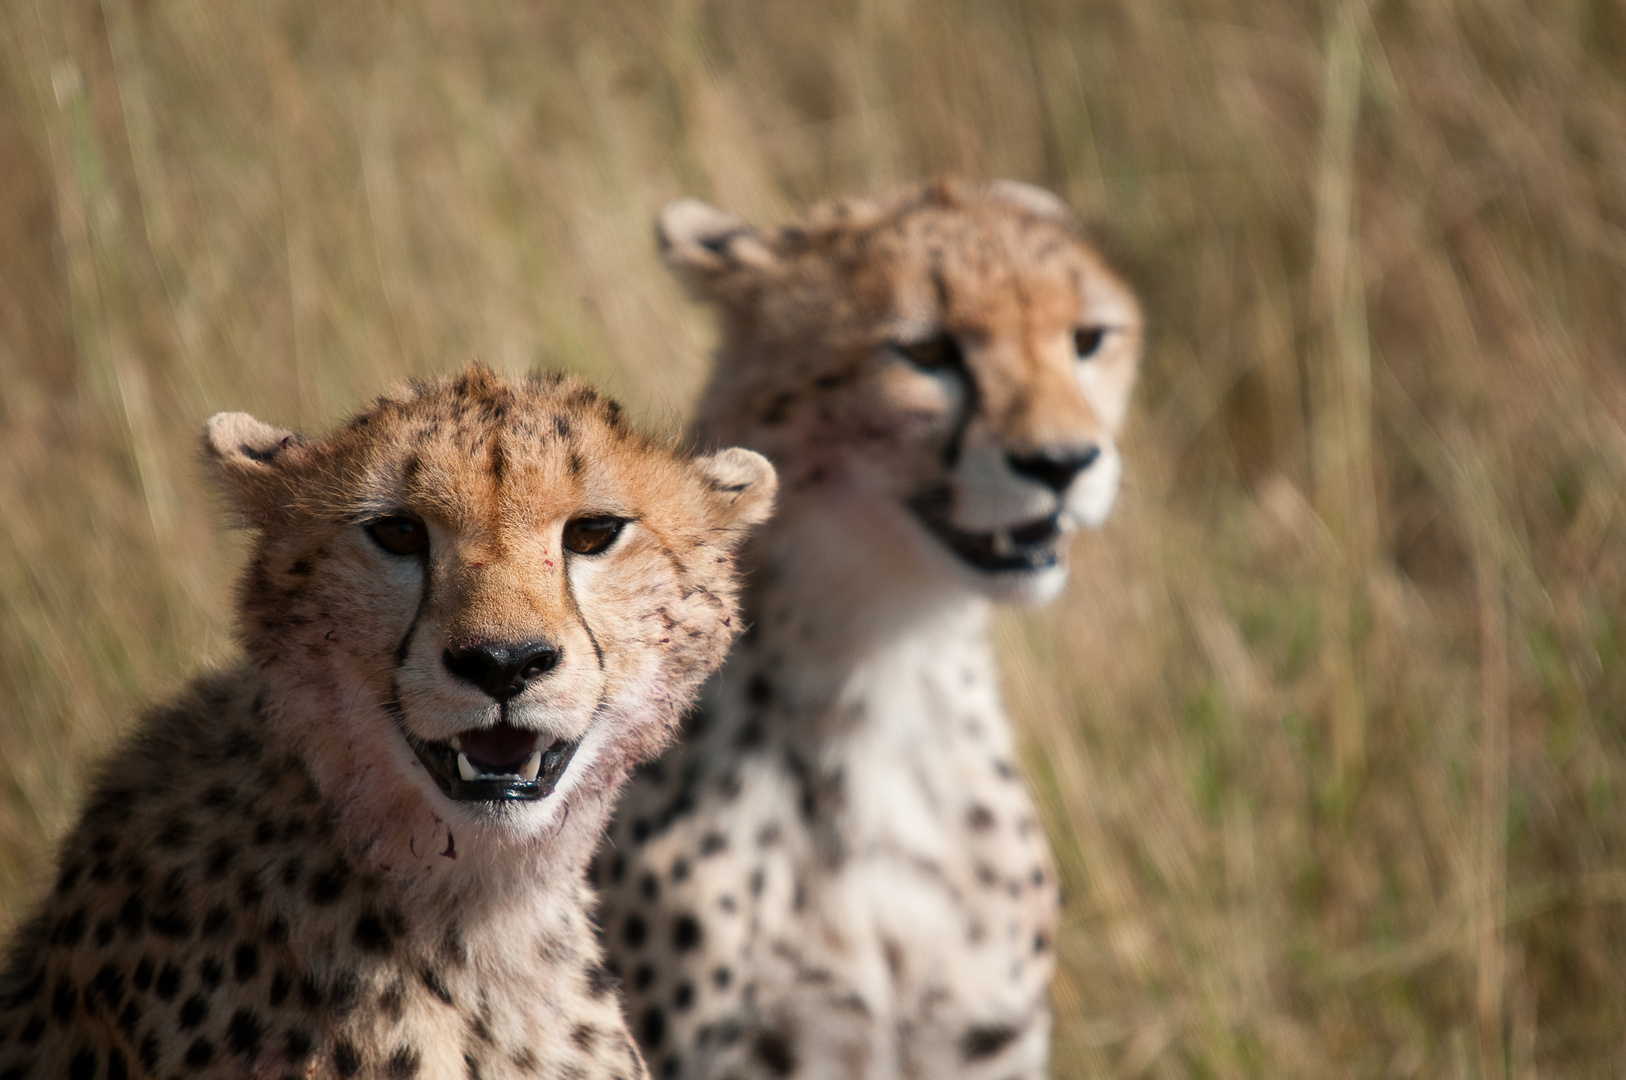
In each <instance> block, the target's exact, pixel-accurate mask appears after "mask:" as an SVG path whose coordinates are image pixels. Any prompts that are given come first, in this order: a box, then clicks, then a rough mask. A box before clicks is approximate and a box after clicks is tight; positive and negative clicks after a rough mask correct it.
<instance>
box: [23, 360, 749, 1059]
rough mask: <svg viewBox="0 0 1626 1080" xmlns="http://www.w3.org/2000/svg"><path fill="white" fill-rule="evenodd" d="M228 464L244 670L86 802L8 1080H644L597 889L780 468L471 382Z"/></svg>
mask: <svg viewBox="0 0 1626 1080" xmlns="http://www.w3.org/2000/svg"><path fill="white" fill-rule="evenodd" d="M205 449H206V451H207V454H208V456H209V457H210V458H211V459H212V463H213V466H214V468H215V471H216V472H217V473H218V474H219V476H220V478H222V479H223V481H224V486H225V488H226V489H227V490H228V492H229V494H230V495H231V496H232V498H233V500H234V501H235V503H236V505H237V507H238V508H239V509H240V510H241V511H242V513H243V515H244V517H245V519H246V520H247V522H248V523H249V524H250V525H251V526H253V527H254V528H255V530H256V531H257V536H256V539H255V545H254V551H253V557H252V560H251V563H250V565H249V567H248V569H247V571H246V573H245V574H244V576H243V578H242V581H241V585H240V588H239V593H238V599H239V617H240V618H239V621H240V636H241V639H242V644H243V646H244V652H245V654H246V655H245V657H244V659H243V661H242V662H241V663H240V664H239V665H238V666H237V667H235V668H234V669H232V670H229V671H225V672H221V673H217V674H212V675H205V676H203V677H201V678H199V679H197V680H196V681H195V682H193V683H192V684H191V686H190V687H189V688H188V689H186V690H185V691H184V692H183V693H182V694H180V695H179V697H178V698H177V699H176V700H174V701H173V702H171V703H170V704H168V705H166V706H164V707H161V708H159V709H156V710H155V711H153V712H151V713H149V714H148V715H147V716H146V718H145V719H144V720H143V721H142V722H141V724H140V726H139V728H138V729H137V731H136V732H135V734H134V736H133V737H132V738H130V739H129V740H127V741H126V742H125V743H124V744H123V745H122V746H121V747H120V748H119V749H117V750H115V751H114V753H113V754H112V755H111V757H110V759H109V761H108V763H107V765H106V767H105V769H104V771H103V773H102V775H101V777H100V779H99V780H98V781H97V782H96V783H95V784H94V786H93V787H92V789H91V791H90V794H89V798H88V802H87V805H86V807H85V809H84V812H83V814H82V816H81V817H80V819H79V821H78V823H77V824H76V825H75V826H74V828H73V829H72V830H71V832H70V833H69V834H68V836H67V838H66V839H65V840H64V841H63V842H62V844H61V848H60V852H59V860H58V876H57V878H56V884H55V888H54V891H53V892H52V893H51V894H50V896H49V897H48V898H47V899H45V900H44V901H43V902H42V903H41V904H40V905H39V907H38V909H37V912H36V914H35V915H34V916H33V918H32V919H31V920H30V921H29V922H27V923H26V924H25V925H24V926H22V927H21V928H20V929H19V930H18V932H17V933H16V934H15V936H14V940H13V941H12V944H11V947H10V954H9V957H8V959H7V962H6V967H5V970H4V974H3V975H0V1076H3V1077H7V1078H22V1077H51V1078H60V1077H69V1078H72V1080H125V1078H128V1077H153V1078H156V1077H163V1078H166V1080H167V1078H170V1077H177V1076H195V1077H255V1078H267V1080H270V1078H276V1077H301V1078H304V1080H330V1078H347V1077H391V1078H400V1080H405V1078H410V1077H432V1078H441V1077H458V1078H463V1077H471V1078H472V1077H479V1078H483V1080H497V1078H505V1077H548V1078H564V1077H570V1078H586V1077H593V1078H601V1077H602V1078H608V1077H622V1078H633V1077H641V1076H646V1075H647V1072H646V1071H645V1068H644V1065H643V1063H642V1061H641V1059H640V1057H639V1055H638V1053H637V1051H636V1049H635V1048H634V1047H633V1045H632V1042H631V1040H630V1038H629V1036H628V1032H627V1028H626V1024H625V1021H624V1020H623V1019H622V1015H621V1010H620V1003H619V1001H618V996H617V994H616V991H615V984H614V980H613V978H611V977H610V976H609V975H608V974H607V973H605V971H604V970H603V968H602V966H601V963H600V960H601V953H600V950H599V946H598V943H597V941H596V939H595V936H594V933H593V930H592V926H591V923H590V919H589V912H588V905H589V902H590V893H589V891H588V888H587V886H586V883H585V880H584V877H585V875H584V871H585V867H586V865H587V862H588V860H589V859H590V858H591V856H592V853H593V849H594V846H595V845H596V844H597V843H598V841H599V837H600V833H601V830H602V827H603V825H604V822H605V821H606V819H607V817H608V814H609V809H610V804H611V799H612V798H613V796H614V795H615V793H616V791H617V790H618V788H619V787H620V786H621V784H622V783H623V781H624V780H625V778H626V776H627V774H628V772H629V771H630V770H631V769H632V768H633V766H635V765H636V764H637V763H638V762H640V761H642V760H644V759H646V758H648V757H649V756H651V755H652V754H654V753H655V752H657V751H658V750H659V749H660V747H661V746H662V745H663V744H664V743H665V742H666V740H667V739H668V737H669V733H670V732H671V731H672V730H673V728H674V727H675V724H676V722H677V720H678V718H679V716H680V714H681V710H682V709H683V708H684V707H685V706H686V705H687V703H688V702H689V701H690V699H691V698H692V696H693V694H694V691H695V690H696V689H698V687H699V685H700V683H701V681H702V680H703V679H704V678H705V676H706V675H707V674H709V673H710V672H711V671H712V670H713V669H714V668H715V667H716V666H717V664H718V663H719V662H720V661H721V659H722V656H723V654H724V652H725V651H726V649H727V647H728V645H729V643H730V642H731V641H732V639H733V637H734V627H735V625H736V622H735V620H734V618H733V617H734V614H735V607H736V581H735V570H734V566H733V549H734V548H735V547H736V545H737V543H738V542H739V540H740V539H741V538H742V536H743V535H744V533H745V532H746V530H747V529H748V528H749V527H750V526H751V525H753V524H755V523H756V522H758V521H760V520H762V519H763V518H764V517H765V516H766V515H767V513H768V511H769V509H770V505H771V502H772V498H773V491H774V487H775V478H774V474H773V470H772V467H771V466H769V465H768V463H767V462H766V461H765V460H764V459H763V458H762V457H760V456H759V455H757V454H755V453H752V452H750V451H746V450H737V449H736V450H723V451H721V452H719V453H716V454H713V455H711V456H707V457H693V456H691V455H688V454H684V453H678V452H675V451H673V450H670V449H668V448H666V447H665V446H663V445H661V444H659V443H656V442H653V441H651V440H649V439H647V438H645V437H644V436H642V435H640V434H639V433H637V432H636V431H634V430H633V429H632V428H630V427H629V426H628V425H627V424H626V423H625V422H624V421H623V419H622V418H621V415H620V412H619V409H618V408H617V406H616V405H615V404H614V403H612V402H610V401H608V400H606V399H605V398H602V397H600V396H599V395H598V394H596V393H595V392H594V391H593V390H592V389H590V388H589V387H587V386H586V385H584V384H582V383H580V382H578V381H575V380H573V379H568V378H563V377H554V376H548V377H541V376H533V377H531V378H529V379H527V380H523V381H508V380H504V379H502V378H500V377H498V376H496V375H495V374H493V373H492V372H491V371H490V370H489V369H486V368H483V367H480V366H478V365H476V366H473V367H471V368H469V369H468V370H466V371H465V372H463V373H462V374H460V375H458V376H455V377H444V378H440V379H436V380H433V381H427V382H421V383H414V384H411V385H410V386H408V387H407V388H405V389H402V390H400V391H398V392H395V393H393V394H391V395H389V396H386V397H384V398H381V399H379V401H378V402H377V403H376V404H375V405H374V406H372V407H371V408H369V409H367V410H366V411H364V412H362V413H361V414H360V415H358V416H356V417H355V418H354V419H352V420H351V421H350V422H349V423H348V424H347V425H345V426H344V427H343V428H341V429H340V430H338V431H337V432H336V433H334V434H332V435H330V436H328V437H326V438H305V437H302V436H300V435H296V434H293V433H291V432H288V431H284V430H281V429H279V428H275V427H272V426H270V425H268V424H264V423H261V422H260V421H258V420H255V419H253V418H252V417H249V416H247V415H245V414H242V413H222V414H219V415H217V416H215V417H214V418H213V419H211V420H210V421H209V424H208V426H207V430H206V433H205Z"/></svg>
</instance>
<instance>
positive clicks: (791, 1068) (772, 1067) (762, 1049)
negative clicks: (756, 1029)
mask: <svg viewBox="0 0 1626 1080" xmlns="http://www.w3.org/2000/svg"><path fill="white" fill-rule="evenodd" d="M751 1049H752V1050H753V1051H755V1052H756V1056H757V1060H759V1061H761V1062H762V1064H764V1065H766V1066H767V1067H768V1071H769V1072H771V1073H773V1074H774V1075H775V1076H789V1075H790V1074H791V1073H793V1072H795V1071H796V1055H795V1054H793V1053H792V1052H791V1048H790V1039H789V1037H788V1036H786V1035H785V1033H784V1032H782V1031H764V1032H762V1033H761V1034H759V1035H758V1036H757V1038H756V1042H755V1043H753V1044H752V1046H751Z"/></svg>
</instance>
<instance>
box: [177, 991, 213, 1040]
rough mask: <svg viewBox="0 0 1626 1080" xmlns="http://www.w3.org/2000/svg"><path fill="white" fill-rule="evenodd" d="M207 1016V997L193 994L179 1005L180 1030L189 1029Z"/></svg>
mask: <svg viewBox="0 0 1626 1080" xmlns="http://www.w3.org/2000/svg"><path fill="white" fill-rule="evenodd" d="M208 1017H209V999H208V998H206V997H204V996H203V995H202V994H193V995H192V996H191V997H189V998H187V999H186V1003H185V1004H184V1005H182V1006H181V1012H180V1024H181V1030H182V1031H191V1030H192V1029H193V1028H195V1027H197V1026H198V1025H199V1024H201V1023H203V1022H204V1020H206V1019H208Z"/></svg>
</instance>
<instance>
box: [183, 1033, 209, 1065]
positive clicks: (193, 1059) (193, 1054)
mask: <svg viewBox="0 0 1626 1080" xmlns="http://www.w3.org/2000/svg"><path fill="white" fill-rule="evenodd" d="M214 1059H215V1044H214V1043H212V1042H210V1041H209V1040H208V1039H194V1040H193V1041H192V1045H191V1046H188V1047H187V1048H186V1063H187V1064H188V1065H190V1066H192V1067H193V1068H194V1069H201V1068H203V1067H204V1066H205V1065H207V1064H209V1062H211V1061H213V1060H214Z"/></svg>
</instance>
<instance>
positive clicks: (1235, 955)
mask: <svg viewBox="0 0 1626 1080" xmlns="http://www.w3.org/2000/svg"><path fill="white" fill-rule="evenodd" d="M944 172H954V173H960V174H965V175H969V176H973V177H992V176H1012V177H1018V178H1021V179H1026V180H1031V181H1034V182H1038V183H1041V184H1044V185H1047V186H1049V187H1051V188H1053V189H1054V190H1056V191H1058V192H1060V193H1061V194H1063V195H1064V196H1066V197H1067V198H1068V199H1069V200H1070V201H1071V202H1072V203H1073V204H1074V205H1075V206H1077V207H1078V208H1079V209H1080V210H1081V211H1082V212H1084V213H1085V214H1086V215H1087V216H1089V217H1090V218H1092V219H1095V220H1097V221H1099V222H1101V223H1103V224H1104V225H1105V226H1106V227H1107V228H1108V229H1109V230H1110V231H1111V233H1112V234H1113V235H1115V236H1116V238H1117V243H1118V245H1119V247H1120V248H1121V250H1122V253H1123V254H1124V255H1125V257H1126V258H1127V260H1128V261H1129V262H1130V263H1131V264H1132V265H1133V266H1135V267H1137V268H1138V281H1139V285H1140V287H1141V289H1142V291H1143V293H1144V295H1145V297H1146V304H1147V308H1148V312H1149V317H1150V324H1151V327H1152V334H1151V338H1150V345H1149V352H1148V355H1147V359H1146V368H1145V375H1144V380H1143V382H1142V385H1141V387H1140V390H1139V391H1138V394H1137V401H1136V408H1135V411H1134V414H1133V417H1132V420H1131V434H1130V438H1129V445H1128V447H1127V458H1128V462H1129V473H1128V478H1127V482H1126V490H1125V493H1124V497H1123V500H1122V502H1121V504H1120V509H1119V511H1118V512H1117V513H1116V514H1115V516H1114V518H1113V520H1112V521H1111V522H1109V524H1108V526H1107V527H1106V528H1105V529H1104V530H1103V531H1101V532H1100V533H1097V534H1092V535H1090V536H1087V537H1085V538H1083V539H1081V541H1080V542H1079V549H1078V551H1077V553H1076V554H1077V558H1078V562H1077V565H1078V570H1077V572H1076V574H1075V579H1074V582H1073V584H1072V585H1071V586H1070V588H1069V591H1068V592H1067V594H1066V595H1065V596H1064V597H1063V599H1062V600H1061V601H1060V602H1058V603H1056V604H1055V605H1053V606H1052V607H1050V608H1048V609H1046V610H1043V611H1036V612H1023V613H1018V614H1014V615H1012V616H1010V617H1008V618H1006V619H1004V621H1003V622H1002V624H1001V636H1002V643H1003V646H1004V652H1005V659H1006V661H1007V672H1008V686H1009V693H1010V696H1011V698H1012V701H1013V704H1014V706H1015V708H1016V710H1017V712H1018V715H1019V718H1020V721H1021V724H1022V731H1023V736H1024V739H1025V744H1026V753H1027V766H1028V770H1029V773H1030V775H1031V776H1032V777H1033V779H1034V780H1035V782H1036V784H1037V785H1038V786H1039V788H1040V789H1041V791H1042V794H1043V798H1044V806H1045V815H1046V819H1047V824H1048V826H1049V829H1050V831H1051V835H1052V837H1053V839H1054V841H1055V843H1056V846H1057V848H1058V851H1059V852H1060V857H1061V862H1062V867H1063V871H1064V878H1065V889H1066V896H1067V906H1066V925H1065V930H1064V933H1063V935H1062V937H1061V940H1060V943H1059V945H1060V951H1061V956H1062V960H1063V971H1062V973H1061V975H1060V976H1059V978H1058V979H1057V982H1056V986H1055V1001H1056V1005H1057V1010H1058V1028H1057V1033H1056V1070H1055V1071H1056V1074H1057V1076H1058V1077H1064V1078H1066V1077H1094V1076H1113V1077H1134V1076H1150V1077H1168V1078H1179V1077H1254V1076H1266V1077H1284V1078H1292V1077H1380V1076H1382V1077H1387V1076H1395V1077H1413V1076H1415V1077H1483V1078H1502V1077H1509V1078H1526V1077H1536V1076H1544V1077H1608V1076H1619V1075H1623V1074H1626V1035H1623V1032H1626V730H1623V726H1626V8H1623V7H1622V6H1621V5H1620V4H1619V3H1618V2H1615V0H1542V2H1539V3H1538V2H1536V0H1524V2H1519V0H1326V2H1324V3H1319V4H1318V3H1294V2H1291V0H1248V2H1243V0H1075V2H1067V0H1005V2H996V0H841V2H830V3H823V2H820V3H810V2H807V0H671V2H664V3H656V2H653V0H596V2H594V3H570V2H568V0H523V2H513V0H502V2H498V0H399V2H391V3H386V2H384V0H346V2H343V3H324V2H320V0H260V2H256V3H219V2H214V0H100V2H99V3H91V2H87V0H60V2H45V0H0V717H3V720H0V911H3V912H4V913H5V914H4V916H3V917H0V924H3V923H6V922H9V921H10V920H12V919H15V918H16V917H17V916H18V915H19V914H20V913H21V912H22V911H23V910H24V908H25V906H26V904H27V902H28V900H29V898H30V897H31V896H32V895H34V894H35V891H36V890H37V889H39V888H40V887H42V885H43V883H44V882H45V880H46V879H47V877H48V873H49V870H48V866H47V861H48V853H49V850H50V845H51V842H52V840H53V838H54V837H55V836H56V835H57V833H58V832H59V831H60V830H61V829H62V828H63V826H64V824H65V822H66V820H67V818H68V816H69V815H70V814H71V813H72V811H73V808H74V806H75V801H76V799H77V798H78V796H79V792H80V790H81V787H80V785H81V783H82V781H83V780H84V778H85V777H86V775H87V769H88V768H89V766H90V765H91V764H92V763H93V762H94V761H95V760H97V759H98V758H99V757H101V756H102V755H103V754H104V753H105V752H106V750H107V749H108V747H109V746H110V745H111V740H112V738H113V737H114V736H115V734H116V733H117V732H118V731H120V730H121V729H122V728H123V727H125V726H126V725H127V724H128V723H129V721H130V718H131V716H132V713H133V710H135V709H136V708H138V707H139V706H140V704H141V703H142V702H143V701H145V700H147V699H148V698H150V697H152V696H154V695H156V694H159V693H162V692H164V691H165V690H167V689H169V688H171V687H173V686H174V685H176V684H177V683H178V682H179V681H180V680H181V679H183V678H184V677H185V676H186V674H187V673H189V672H190V671H192V670H194V669H195V668H196V667H197V666H198V665H199V663H200V662H202V661H206V660H208V659H209V658H219V657H223V656H225V655H227V654H228V653H229V651H230V649H231V647H232V646H231V626H230V583H231V579H232V575H233V572H234V568H235V567H236V566H237V565H238V564H239V562H240V559H241V557H242V553H243V545H242V542H241V538H240V537H238V536H235V535H234V534H232V533H231V532H230V531H224V532H223V531H222V530H221V527H222V526H224V525H229V524H230V522H229V521H228V519H227V517H226V515H225V514H224V513H223V512H222V510H221V509H220V507H219V506H218V505H217V503H216V502H215V500H214V499H213V498H212V497H211V495H210V493H209V491H208V489H207V487H206V485H205V484H204V482H203V476H202V472H201V469H200V468H199V467H198V466H197V463H196V461H195V455H196V450H195V447H196V440H197V434H198V432H199V430H200V427H201V424H202V421H203V419H204V417H205V416H207V415H208V414H209V413H210V412H212V411H214V410H217V409H222V408H234V409H235V408H243V409H249V410H251V411H253V412H255V413H256V414H258V415H261V416H264V417H266V418H268V419H272V420H275V421H277V422H279V423H284V424H292V425H309V426H321V425H322V424H325V423H327V422H330V421H331V420H333V419H334V418H336V417H337V416H339V415H340V414H342V413H343V412H344V411H345V410H347V409H348V408H350V407H351V406H353V405H354V404H356V403H357V402H358V401H359V400H360V399H362V398H363V397H364V396H366V395H369V394H371V393H373V392H375V391H376V390H377V389H379V388H380V387H381V386H382V385H383V384H385V383H387V382H389V381H393V380H395V379H396V378H398V377H400V376H402V375H404V374H408V373H413V372H423V371H431V370H437V369H441V368H445V367H448V366H451V365H454V364H458V363H460V362H462V361H463V360H465V359H466V358H468V357H469V356H471V355H478V356H481V357H483V358H485V359H486V360H487V361H489V362H491V363H492V364H494V365H496V366H498V367H501V368H504V369H522V368H528V367H531V366H533V365H542V366H558V367H567V368H571V369H575V370H579V371H581V372H584V373H586V374H587V375H589V376H591V377H593V378H595V379H597V380H600V381H602V382H604V383H606V384H607V385H608V386H609V387H610V388H611V389H612V390H613V391H614V392H616V393H617V394H619V395H620V396H622V397H623V398H624V399H626V400H628V401H629V402H630V403H632V404H634V405H635V406H636V408H637V410H638V411H639V413H640V415H641V417H642V418H643V419H644V421H645V422H647V423H651V424H654V425H656V426H659V427H664V428H666V429H668V430H673V431H675V430H677V429H678V428H679V426H680V425H681V423H682V420H683V418H684V416H685V413H686V409H687V407H688V404H689V402H690V400H691V398H692V396H693V394H694V392H695V390H696V389H697V387H698V385H699V383H700V381H701V379H702V378H703V377H704V372H705V369H706V363H707V360H706V357H707V351H708V347H709V342H710V340H711V330H710V328H709V327H708V325H707V323H706V320H705V318H704V316H703V314H702V313H700V312H699V311H698V309H696V308H694V307H693V306H692V305H690V304H689V303H688V302H687V301H686V300H685V299H684V298H683V297H682V295H681V294H680V292H679V290H678V289H677V287H676V286H675V285H674V284H673V283H672V282H670V281H669V280H668V279H667V278H666V276H665V274H664V272H663V271H662V270H661V269H660V267H659V264H658V262H657V259H656V257H655V254H654V250H653V244H652V239H651V232H650V222H651V220H652V218H653V215H654V213H655V211H656V210H657V209H658V208H659V207H660V205H661V204H662V203H663V202H665V201H666V200H668V199H670V198H673V197H676V196H678V195H682V194H696V195H700V196H702V197H705V198H708V199H710V200H712V201H714V202H717V203H720V204H722V205H725V206H728V207H730V208H732V209H734V210H736V211H739V212H742V213H744V214H746V215H748V216H751V217H754V218H756V219H759V220H773V219H776V218H779V217H781V216H783V215H786V214H788V213H790V212H793V211H794V210H795V209H796V208H798V207H800V206H802V205H804V204H806V203H807V202H809V201H812V200H815V199H818V198H820V197H823V196H826V195H830V194H835V193H839V192H847V191H853V190H861V189H869V188H876V187H881V186H885V185H888V184H891V183H894V182H900V181H906V180H913V179H917V178H921V177H925V176H930V175H934V174H939V173H944Z"/></svg>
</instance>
